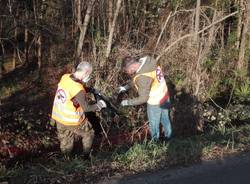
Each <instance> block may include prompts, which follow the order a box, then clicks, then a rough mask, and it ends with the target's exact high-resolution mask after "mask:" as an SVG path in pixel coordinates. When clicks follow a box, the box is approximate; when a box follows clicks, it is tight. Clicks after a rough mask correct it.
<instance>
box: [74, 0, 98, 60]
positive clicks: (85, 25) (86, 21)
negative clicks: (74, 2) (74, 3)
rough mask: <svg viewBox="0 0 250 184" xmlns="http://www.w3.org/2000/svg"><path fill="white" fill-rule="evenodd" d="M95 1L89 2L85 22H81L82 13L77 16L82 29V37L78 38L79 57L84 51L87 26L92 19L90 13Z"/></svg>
mask: <svg viewBox="0 0 250 184" xmlns="http://www.w3.org/2000/svg"><path fill="white" fill-rule="evenodd" d="M79 2H80V1H79ZM94 2H95V0H91V1H90V2H89V4H88V7H87V11H86V15H85V17H84V22H83V24H81V23H82V21H81V20H80V18H79V17H80V14H81V13H80V12H78V18H77V20H78V22H77V23H78V26H79V29H80V38H79V40H78V46H77V53H76V56H77V57H78V58H79V57H80V56H81V53H82V46H83V41H84V38H85V35H86V32H87V27H88V24H89V20H90V14H91V10H92V7H93V4H94ZM78 6H79V5H78ZM79 10H80V8H79V7H78V11H79Z"/></svg>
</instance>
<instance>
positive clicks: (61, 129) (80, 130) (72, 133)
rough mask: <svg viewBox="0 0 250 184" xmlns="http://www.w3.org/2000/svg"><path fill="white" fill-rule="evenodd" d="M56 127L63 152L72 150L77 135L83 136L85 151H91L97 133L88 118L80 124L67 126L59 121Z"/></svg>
mask: <svg viewBox="0 0 250 184" xmlns="http://www.w3.org/2000/svg"><path fill="white" fill-rule="evenodd" d="M56 127H57V136H58V139H59V141H60V149H61V151H62V152H63V153H65V154H67V153H71V152H72V150H73V147H74V141H75V139H76V138H77V137H80V138H82V146H83V152H84V153H89V152H90V150H91V146H92V143H93V139H94V136H95V134H94V130H93V128H92V125H91V123H90V122H89V121H88V119H87V118H86V119H85V120H84V122H83V123H81V124H80V125H78V126H65V125H63V124H61V123H58V122H57V123H56Z"/></svg>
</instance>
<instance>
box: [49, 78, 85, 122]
mask: <svg viewBox="0 0 250 184" xmlns="http://www.w3.org/2000/svg"><path fill="white" fill-rule="evenodd" d="M81 90H84V91H85V89H84V87H83V85H82V84H80V83H78V82H75V81H74V80H72V79H71V78H70V74H64V75H63V76H62V78H61V80H60V82H59V84H58V88H57V91H56V95H55V98H54V104H53V109H52V118H53V119H54V120H56V121H57V122H59V123H62V124H64V125H73V126H74V125H79V124H80V123H81V122H82V121H83V120H84V119H85V114H84V111H83V109H82V108H81V106H78V107H76V106H74V104H73V102H72V98H73V97H74V96H75V95H76V94H77V93H79V92H80V91H81Z"/></svg>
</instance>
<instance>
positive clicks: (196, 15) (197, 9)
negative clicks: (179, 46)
mask: <svg viewBox="0 0 250 184" xmlns="http://www.w3.org/2000/svg"><path fill="white" fill-rule="evenodd" d="M200 9H201V0H197V3H196V11H195V28H194V42H196V43H197V42H198V37H199V34H198V32H199V28H200Z"/></svg>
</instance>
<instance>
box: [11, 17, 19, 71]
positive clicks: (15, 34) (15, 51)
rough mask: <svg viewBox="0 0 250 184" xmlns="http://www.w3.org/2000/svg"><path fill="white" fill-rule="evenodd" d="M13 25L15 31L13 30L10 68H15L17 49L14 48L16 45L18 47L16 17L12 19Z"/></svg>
mask: <svg viewBox="0 0 250 184" xmlns="http://www.w3.org/2000/svg"><path fill="white" fill-rule="evenodd" d="M14 26H15V31H14V40H15V45H14V46H13V58H12V69H13V70H14V69H15V68H16V57H17V49H16V47H18V43H17V34H18V30H17V23H16V19H14Z"/></svg>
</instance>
